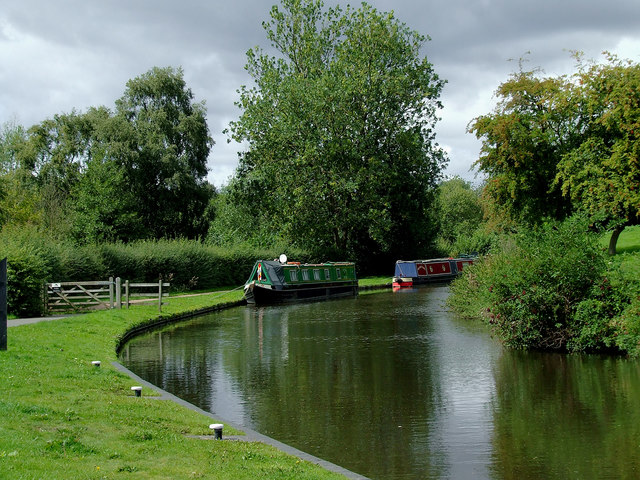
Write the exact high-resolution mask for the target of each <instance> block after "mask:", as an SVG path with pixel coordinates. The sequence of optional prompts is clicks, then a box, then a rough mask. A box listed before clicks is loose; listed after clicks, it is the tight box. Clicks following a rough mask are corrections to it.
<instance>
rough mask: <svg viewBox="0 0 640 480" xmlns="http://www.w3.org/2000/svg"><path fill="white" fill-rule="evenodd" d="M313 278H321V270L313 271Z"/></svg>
mask: <svg viewBox="0 0 640 480" xmlns="http://www.w3.org/2000/svg"><path fill="white" fill-rule="evenodd" d="M313 279H314V280H320V270H317V269H316V270H314V271H313Z"/></svg>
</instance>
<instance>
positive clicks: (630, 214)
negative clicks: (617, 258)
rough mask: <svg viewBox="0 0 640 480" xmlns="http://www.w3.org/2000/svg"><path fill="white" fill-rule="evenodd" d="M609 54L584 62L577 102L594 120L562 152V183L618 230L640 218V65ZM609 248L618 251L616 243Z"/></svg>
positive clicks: (586, 207)
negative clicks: (601, 62) (569, 148)
mask: <svg viewBox="0 0 640 480" xmlns="http://www.w3.org/2000/svg"><path fill="white" fill-rule="evenodd" d="M608 60H609V61H608V63H607V64H604V65H596V64H594V65H591V66H589V67H587V66H585V65H582V64H579V66H580V70H579V71H578V73H577V74H576V77H577V80H578V83H579V88H577V95H578V102H579V103H580V108H581V110H582V111H583V112H584V113H583V115H584V116H586V117H588V118H591V119H593V120H592V121H591V122H590V124H589V125H588V128H586V129H585V132H584V134H583V136H582V138H581V143H580V145H579V146H578V147H577V148H575V149H573V150H572V151H571V152H569V153H567V154H566V155H564V156H563V158H562V160H561V162H560V163H559V165H558V175H557V180H558V182H557V183H558V184H560V185H562V189H563V192H564V193H565V194H566V195H568V196H570V197H571V199H572V200H573V201H574V202H575V203H577V204H579V205H580V208H581V209H583V210H585V211H587V212H588V213H589V214H590V215H591V216H592V217H593V218H595V219H597V220H598V221H600V222H604V224H605V225H607V226H608V227H609V228H615V229H616V232H615V233H614V234H619V232H620V231H622V229H623V228H624V227H625V226H627V225H637V224H640V188H639V187H638V186H639V185H640V164H639V156H640V65H639V64H636V63H632V62H631V61H627V62H622V61H620V60H618V59H617V58H616V57H614V56H609V58H608ZM615 240H617V235H616V236H615ZM609 253H610V254H612V255H613V254H615V253H616V251H615V243H614V244H613V245H611V246H610V251H609Z"/></svg>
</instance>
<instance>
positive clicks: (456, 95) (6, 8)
mask: <svg viewBox="0 0 640 480" xmlns="http://www.w3.org/2000/svg"><path fill="white" fill-rule="evenodd" d="M274 3H276V2H275V1H273V0H271V1H270V0H233V1H225V2H220V1H217V0H209V1H206V0H200V1H197V0H181V1H174V2H170V1H164V0H100V1H94V0H68V1H65V0H58V1H51V0H19V1H17V0H0V124H4V123H5V122H10V121H15V122H17V123H19V124H21V125H24V126H25V127H30V126H31V125H33V124H35V123H39V122H41V121H43V120H44V119H46V118H50V117H52V116H53V115H55V114H57V113H68V112H70V111H71V110H72V109H76V110H79V111H85V110H86V109H87V108H88V107H91V106H100V105H104V106H106V107H109V108H113V107H114V104H115V100H116V99H118V98H120V97H121V96H122V94H123V93H124V90H125V87H126V82H127V81H128V80H129V79H132V78H135V77H137V76H139V75H141V74H143V73H145V72H146V71H148V70H149V69H150V68H152V67H154V66H158V67H166V66H173V67H182V68H183V70H184V76H185V80H186V82H187V86H188V87H189V88H191V90H192V91H193V93H194V95H195V99H196V101H201V100H204V101H205V102H206V105H207V110H208V114H207V119H208V122H209V129H210V131H211V135H212V137H213V138H214V140H215V142H216V145H215V146H214V147H213V149H212V151H211V155H210V158H209V168H210V174H209V180H210V181H211V182H212V183H213V184H214V185H216V186H220V185H221V184H223V183H226V182H227V179H228V178H229V176H230V175H232V174H233V171H234V168H235V166H236V164H237V152H238V151H239V150H240V148H241V146H239V145H237V144H236V143H230V144H228V143H227V138H226V136H225V135H224V134H223V133H222V131H223V130H224V129H225V128H226V127H227V126H228V125H229V122H230V121H231V120H235V119H237V117H238V115H239V110H238V109H237V107H235V106H234V101H235V99H236V97H237V94H236V90H237V89H238V88H239V86H240V85H243V84H250V83H251V79H250V78H249V77H248V76H247V75H246V73H245V71H244V65H245V63H246V55H245V54H246V51H247V50H248V49H249V48H251V47H253V46H256V45H260V46H263V47H268V43H267V41H266V38H265V35H264V30H263V29H262V26H261V23H262V21H263V20H267V19H268V18H269V10H270V8H271V6H272V5H273V4H274ZM336 3H340V4H341V5H343V6H344V5H346V4H347V2H335V1H329V0H327V1H325V4H326V5H335V4H336ZM368 3H369V4H370V5H372V6H374V7H375V8H377V9H378V10H380V11H391V10H393V11H394V13H395V16H396V18H397V19H398V20H400V21H401V22H403V23H406V24H407V25H408V26H409V27H410V28H412V29H414V30H417V31H418V32H420V33H421V34H423V35H428V36H429V37H431V41H430V42H428V43H427V44H426V45H425V48H424V54H425V55H426V56H427V58H428V59H429V61H430V62H431V63H432V64H433V65H434V68H435V70H436V72H437V73H438V74H439V75H440V77H441V78H444V79H446V80H447V81H448V83H447V85H446V87H445V89H444V92H443V95H442V98H441V100H442V102H443V104H444V109H443V110H441V111H440V116H441V118H442V121H441V122H439V124H438V128H437V132H438V136H437V139H438V143H439V144H440V145H441V146H443V147H444V148H445V149H446V150H447V151H448V152H449V158H450V163H449V167H448V169H447V172H446V173H447V174H448V175H460V176H462V177H464V178H466V179H469V180H473V179H474V172H473V171H471V170H470V169H471V165H472V163H473V162H474V161H475V160H476V159H477V156H478V152H479V148H480V144H479V142H478V141H477V140H476V139H475V137H474V136H473V135H471V134H468V133H466V127H467V124H468V123H469V121H470V120H472V119H473V118H474V117H476V116H478V115H482V114H486V113H489V112H490V111H491V110H492V108H493V105H494V98H493V92H494V91H495V90H496V88H497V86H498V85H499V84H500V83H501V82H503V81H504V80H506V79H507V78H508V76H509V73H511V72H513V71H514V70H515V69H517V66H518V59H519V58H522V57H523V56H526V59H527V64H526V65H527V67H529V66H531V68H533V67H541V68H542V69H543V70H544V71H545V73H547V74H549V75H555V74H560V73H567V72H570V71H572V70H573V65H574V62H573V60H572V58H571V55H570V51H574V50H580V51H582V52H584V53H585V54H586V56H587V57H589V58H594V59H596V60H602V58H603V57H602V55H601V53H602V52H603V51H605V50H607V51H611V52H614V53H617V54H618V55H620V56H621V57H623V58H628V59H631V60H633V61H635V62H638V61H640V0H607V1H605V0H539V1H537V2H534V1H531V0H527V1H523V0H512V1H510V0H466V1H463V0H447V1H442V0H395V1H392V0H371V1H370V2H368ZM351 4H352V5H354V6H357V5H359V2H351ZM527 52H530V53H529V54H527Z"/></svg>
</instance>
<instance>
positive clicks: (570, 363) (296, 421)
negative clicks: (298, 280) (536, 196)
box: [122, 287, 640, 479]
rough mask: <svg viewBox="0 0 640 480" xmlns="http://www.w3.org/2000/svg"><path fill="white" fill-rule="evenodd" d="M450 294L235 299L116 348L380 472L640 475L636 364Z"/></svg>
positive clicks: (179, 391)
mask: <svg viewBox="0 0 640 480" xmlns="http://www.w3.org/2000/svg"><path fill="white" fill-rule="evenodd" d="M447 294H448V289H447V287H426V288H421V289H417V290H413V291H406V292H398V293H392V292H384V293H378V294H374V295H361V296H359V297H358V298H356V299H346V300H335V301H330V302H320V303H308V304H299V305H292V306H278V307H265V308H255V307H241V308H236V309H232V310H228V311H225V312H220V313H216V314H211V315H207V316H203V317H200V318H198V319H195V320H193V321H190V322H187V323H181V324H179V325H175V326H173V327H170V328H166V329H164V330H162V331H156V332H153V333H150V334H147V335H145V336H142V337H139V338H136V339H134V340H133V341H132V342H130V344H129V345H128V346H127V347H126V349H125V350H124V351H123V355H122V361H123V363H124V364H125V365H127V366H128V367H129V368H130V369H131V370H133V371H134V372H136V373H137V374H138V375H140V376H141V377H143V378H145V379H147V380H148V381H151V382H153V383H154V384H156V385H158V386H160V387H162V388H163V389H166V390H168V391H170V392H172V393H174V394H176V395H178V396H180V397H182V398H184V399H185V400H187V401H189V402H191V403H193V404H196V405H198V406H200V407H201V408H203V409H205V410H208V411H211V412H214V413H216V414H218V415H220V416H221V417H222V418H225V419H228V420H231V421H233V422H235V423H236V424H238V425H245V426H248V427H250V428H252V429H254V430H257V431H259V432H261V433H264V434H266V435H269V436H271V437H273V438H276V439H278V440H280V441H283V442H285V443H287V444H290V445H292V446H295V447H297V448H299V449H300V450H303V451H306V452H308V453H311V454H313V455H316V456H318V457H321V458H324V459H326V460H329V461H331V462H333V463H336V464H338V465H341V466H343V467H345V468H348V469H349V470H352V471H355V472H358V473H360V474H362V475H366V476H368V477H371V478H372V479H405V478H406V479H409V478H410V479H422V478H433V479H441V478H447V479H449V478H450V479H483V478H485V479H571V478H575V479H607V478H609V479H622V478H640V363H638V362H636V361H628V360H624V359H619V358H611V357H600V356H579V355H571V356H567V355H559V354H542V353H524V352H513V351H508V350H505V349H503V348H502V347H500V345H498V344H497V343H496V342H495V341H494V340H492V339H491V338H490V336H489V334H488V333H487V331H486V330H485V329H484V328H482V327H476V326H474V325H473V324H470V323H468V322H466V321H464V320H461V319H458V318H456V317H455V316H453V315H452V314H450V313H448V312H447V311H446V308H445V307H444V305H443V302H444V300H445V299H446V296H447Z"/></svg>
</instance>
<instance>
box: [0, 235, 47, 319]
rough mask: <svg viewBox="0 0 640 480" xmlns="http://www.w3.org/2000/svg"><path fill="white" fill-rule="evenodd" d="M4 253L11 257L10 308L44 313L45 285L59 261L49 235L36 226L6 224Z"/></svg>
mask: <svg viewBox="0 0 640 480" xmlns="http://www.w3.org/2000/svg"><path fill="white" fill-rule="evenodd" d="M0 252H1V253H0V257H2V258H4V257H7V311H8V313H10V314H14V315H18V316H39V315H40V314H42V307H43V302H42V294H43V291H42V287H43V284H44V281H45V280H46V279H47V278H48V277H49V275H50V274H51V272H52V271H53V270H54V269H55V267H56V266H57V264H58V262H57V259H56V255H55V251H54V250H53V248H52V247H51V244H50V243H49V242H48V241H47V239H46V238H45V237H44V236H43V235H42V234H40V233H38V232H37V231H36V229H35V228H20V229H17V228H13V229H8V228H5V229H3V231H2V235H1V236H0Z"/></svg>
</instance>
